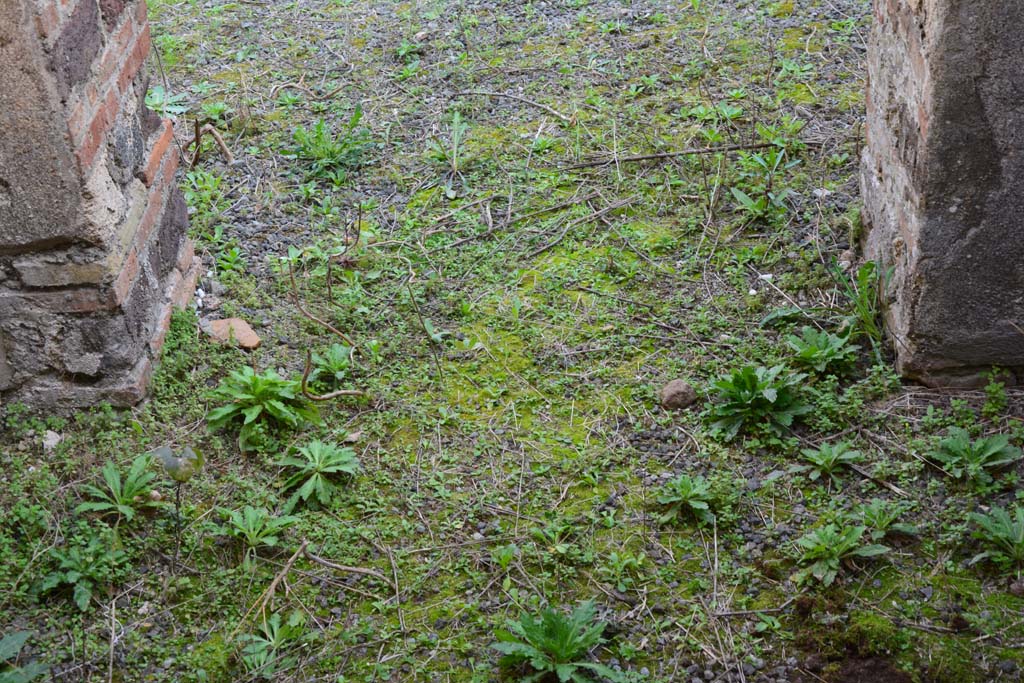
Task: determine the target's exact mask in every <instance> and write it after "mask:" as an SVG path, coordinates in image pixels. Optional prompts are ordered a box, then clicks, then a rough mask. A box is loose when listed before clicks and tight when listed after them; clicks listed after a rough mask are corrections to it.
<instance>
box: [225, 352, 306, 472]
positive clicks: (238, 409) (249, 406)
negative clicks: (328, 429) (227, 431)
mask: <svg viewBox="0 0 1024 683" xmlns="http://www.w3.org/2000/svg"><path fill="white" fill-rule="evenodd" d="M210 398H211V399H212V400H214V401H217V402H219V403H222V404H223V405H221V406H219V407H217V408H214V409H213V410H211V411H210V414H209V415H207V416H206V422H207V424H208V425H209V426H210V428H211V429H220V428H223V427H227V426H230V425H239V423H240V425H239V432H238V446H239V448H240V449H241V450H242V451H243V452H244V451H246V450H250V448H249V447H250V446H251V445H254V443H255V442H256V441H257V440H258V438H259V434H260V430H262V429H266V427H268V426H273V427H282V426H283V427H288V428H291V429H296V428H298V427H300V426H301V425H302V424H303V423H304V422H307V421H308V422H317V421H318V420H319V415H318V413H317V409H316V406H315V405H313V404H312V403H311V402H310V401H309V400H308V399H307V398H306V397H305V396H303V395H302V386H301V382H299V381H298V380H292V379H285V378H283V377H281V376H280V375H278V374H277V373H276V372H275V371H273V370H267V371H266V372H264V373H262V374H258V373H256V371H255V370H253V369H252V368H250V367H249V366H245V367H243V368H242V369H240V370H235V371H234V372H232V373H230V374H229V375H228V376H227V377H225V378H224V379H223V380H221V383H220V385H219V386H218V387H217V388H216V389H214V390H213V391H212V392H211V393H210Z"/></svg>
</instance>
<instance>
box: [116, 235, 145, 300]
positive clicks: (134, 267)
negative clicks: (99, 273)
mask: <svg viewBox="0 0 1024 683" xmlns="http://www.w3.org/2000/svg"><path fill="white" fill-rule="evenodd" d="M138 274H139V256H138V254H137V253H136V252H135V247H134V246H132V247H130V248H129V249H128V256H127V257H126V258H125V260H124V265H122V266H121V273H120V274H119V275H118V276H117V280H116V281H115V282H114V288H113V295H114V302H115V303H116V304H117V305H119V306H120V305H121V302H123V301H124V300H125V299H126V298H127V297H128V292H130V291H131V289H132V284H133V283H134V282H135V278H136V277H137V276H138Z"/></svg>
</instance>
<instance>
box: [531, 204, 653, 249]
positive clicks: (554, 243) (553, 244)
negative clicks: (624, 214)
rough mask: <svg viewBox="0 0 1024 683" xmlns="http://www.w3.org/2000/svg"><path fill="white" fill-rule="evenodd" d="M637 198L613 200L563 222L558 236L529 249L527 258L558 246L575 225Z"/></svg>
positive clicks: (599, 216)
mask: <svg viewBox="0 0 1024 683" xmlns="http://www.w3.org/2000/svg"><path fill="white" fill-rule="evenodd" d="M639 198H640V195H633V196H632V197H627V198H626V199H623V200H621V201H617V202H615V203H613V204H609V205H608V206H606V207H604V208H603V209H601V210H600V211H595V212H594V213H591V214H588V215H586V216H583V217H582V218H577V219H576V220H573V221H569V222H568V223H566V224H565V228H563V229H562V232H561V233H560V234H559V235H558V237H556V238H555V239H553V240H552V241H550V242H548V243H547V244H545V245H544V246H543V247H540V248H539V249H534V250H533V251H531V252H530V253H529V254H528V255H527V258H533V257H534V256H540V255H541V254H543V253H544V252H545V251H548V250H549V249H552V248H554V247H556V246H558V244H560V243H561V241H562V240H564V239H565V236H566V235H568V234H569V231H570V230H572V229H573V228H574V227H576V226H577V225H582V224H583V223H589V222H590V221H593V220H597V219H599V218H601V217H602V216H604V215H605V214H607V213H611V212H612V211H615V210H616V209H621V208H622V207H624V206H629V205H630V204H632V203H633V202H635V201H636V200H637V199H639Z"/></svg>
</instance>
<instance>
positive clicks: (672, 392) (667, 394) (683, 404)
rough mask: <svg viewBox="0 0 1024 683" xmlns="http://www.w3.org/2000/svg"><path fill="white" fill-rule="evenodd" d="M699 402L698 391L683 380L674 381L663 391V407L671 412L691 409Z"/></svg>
mask: <svg viewBox="0 0 1024 683" xmlns="http://www.w3.org/2000/svg"><path fill="white" fill-rule="evenodd" d="M696 401H697V390H696V389H694V388H693V386H691V385H690V383H689V382H684V381H683V380H681V379H674V380H672V381H671V382H669V383H668V384H666V385H665V387H664V388H663V389H662V390H661V405H662V406H664V407H665V408H668V409H670V410H682V409H684V408H689V407H690V406H691V405H693V404H694V403H695V402H696Z"/></svg>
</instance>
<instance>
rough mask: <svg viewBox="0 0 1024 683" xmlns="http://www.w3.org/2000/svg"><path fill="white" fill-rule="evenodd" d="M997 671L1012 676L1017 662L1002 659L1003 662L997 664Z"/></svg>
mask: <svg viewBox="0 0 1024 683" xmlns="http://www.w3.org/2000/svg"><path fill="white" fill-rule="evenodd" d="M999 670H1000V671H1002V672H1003V673H1004V674H1012V673H1013V672H1015V671H1016V670H1017V662H1015V661H1013V660H1012V659H1004V660H1003V661H1001V662H999Z"/></svg>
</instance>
